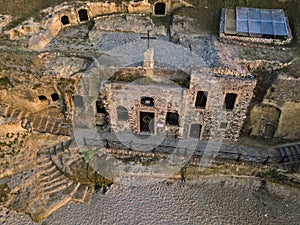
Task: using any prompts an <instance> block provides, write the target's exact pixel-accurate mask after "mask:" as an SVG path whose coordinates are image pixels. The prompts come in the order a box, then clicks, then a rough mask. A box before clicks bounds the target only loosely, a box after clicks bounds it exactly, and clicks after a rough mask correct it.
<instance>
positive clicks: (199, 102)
mask: <svg viewBox="0 0 300 225" xmlns="http://www.w3.org/2000/svg"><path fill="white" fill-rule="evenodd" d="M206 101H207V92H206V91H198V92H197V97H196V102H195V107H196V108H205V106H206Z"/></svg>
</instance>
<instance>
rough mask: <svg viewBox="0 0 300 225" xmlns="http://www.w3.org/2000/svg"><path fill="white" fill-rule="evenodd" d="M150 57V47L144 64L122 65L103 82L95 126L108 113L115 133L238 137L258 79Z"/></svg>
mask: <svg viewBox="0 0 300 225" xmlns="http://www.w3.org/2000/svg"><path fill="white" fill-rule="evenodd" d="M153 56H154V50H153V49H151V48H150V49H148V50H147V51H146V52H145V53H144V63H143V66H140V67H124V68H121V69H119V70H118V71H117V72H115V73H114V74H113V76H111V78H110V79H109V80H108V81H107V82H106V83H105V84H104V88H103V90H102V91H101V93H100V95H99V96H100V97H99V99H98V100H97V102H96V105H97V117H98V122H97V123H98V125H99V126H101V125H103V121H104V120H103V117H107V118H106V121H109V124H110V127H111V129H112V131H113V132H124V131H125V132H126V131H128V132H133V133H136V134H141V135H158V136H167V137H171V138H183V139H186V138H193V139H200V140H204V141H208V140H211V141H226V142H236V141H237V140H238V137H239V133H240V131H241V129H242V126H243V122H244V120H245V118H246V112H247V107H248V105H249V103H250V101H251V99H252V96H253V89H254V88H255V85H256V80H255V79H254V78H253V77H252V76H251V75H249V74H248V75H246V74H240V73H237V72H236V71H235V72H232V71H228V70H227V71H226V70H224V71H222V70H221V69H219V70H217V69H211V68H207V69H203V68H198V69H195V70H192V71H191V73H187V72H185V71H183V70H181V69H179V68H167V67H164V66H158V65H155V62H154V59H153ZM101 115H102V116H101ZM99 118H102V119H101V120H99ZM96 121H97V120H96Z"/></svg>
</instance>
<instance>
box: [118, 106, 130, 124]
mask: <svg viewBox="0 0 300 225" xmlns="http://www.w3.org/2000/svg"><path fill="white" fill-rule="evenodd" d="M117 117H118V120H121V121H127V120H128V119H129V115H128V110H127V109H126V108H125V107H123V106H118V107H117Z"/></svg>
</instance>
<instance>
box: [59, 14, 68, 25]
mask: <svg viewBox="0 0 300 225" xmlns="http://www.w3.org/2000/svg"><path fill="white" fill-rule="evenodd" d="M60 21H61V23H62V24H63V25H68V24H70V20H69V17H68V16H66V15H65V16H62V17H61V18H60Z"/></svg>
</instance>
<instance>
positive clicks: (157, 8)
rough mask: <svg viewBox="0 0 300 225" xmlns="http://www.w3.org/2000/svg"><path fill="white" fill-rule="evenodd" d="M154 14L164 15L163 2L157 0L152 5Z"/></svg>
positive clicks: (164, 5) (164, 7)
mask: <svg viewBox="0 0 300 225" xmlns="http://www.w3.org/2000/svg"><path fill="white" fill-rule="evenodd" d="M154 14H155V15H165V14H166V4H165V3H163V2H158V3H156V4H155V6H154Z"/></svg>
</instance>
